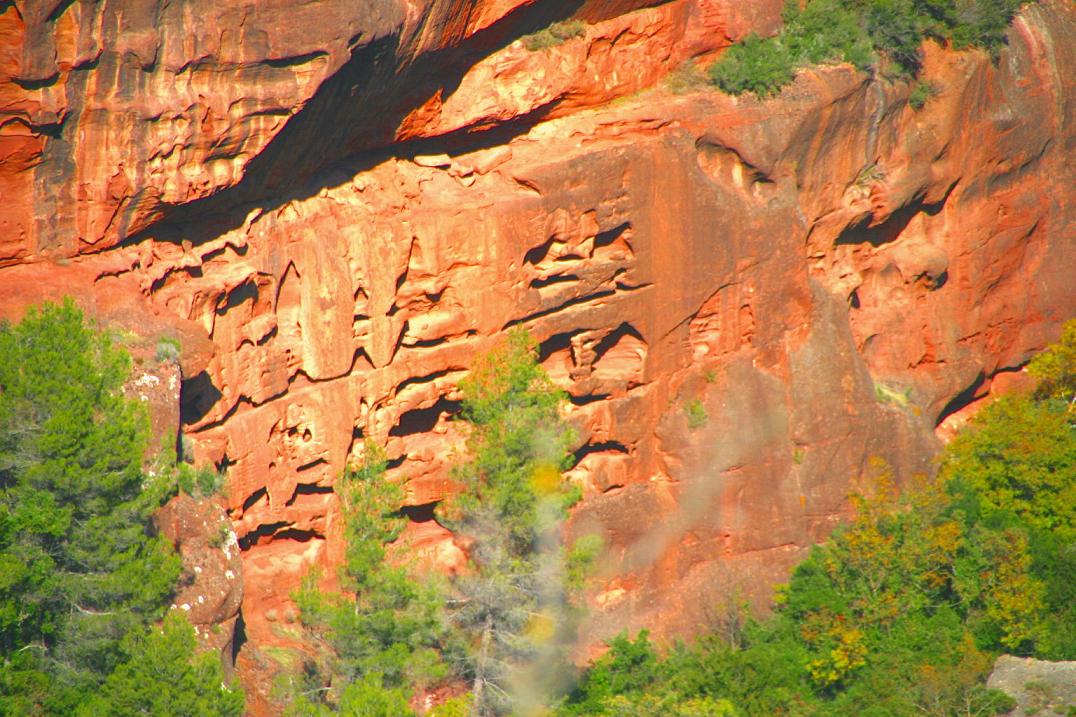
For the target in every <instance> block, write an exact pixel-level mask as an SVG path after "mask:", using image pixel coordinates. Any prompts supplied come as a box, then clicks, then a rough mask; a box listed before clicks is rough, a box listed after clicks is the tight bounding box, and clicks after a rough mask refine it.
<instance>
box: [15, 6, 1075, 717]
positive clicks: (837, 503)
mask: <svg viewBox="0 0 1076 717" xmlns="http://www.w3.org/2000/svg"><path fill="white" fill-rule="evenodd" d="M463 5H464V4H462V3H452V2H434V1H433V0H429V1H428V2H425V3H409V4H404V3H399V4H396V3H390V2H385V3H358V4H356V3H346V4H345V3H334V2H331V1H326V2H324V3H318V4H316V5H311V6H309V7H311V8H314V7H316V8H317V10H309V12H316V13H317V14H318V15H317V19H316V20H310V21H309V22H301V21H300V20H302V18H301V17H296V16H290V15H288V16H285V6H288V7H290V5H289V4H286V3H281V4H279V6H278V5H277V4H273V3H270V4H268V5H267V4H265V3H258V4H257V5H256V9H257V11H255V6H254V5H250V6H249V7H247V6H244V5H243V4H242V3H239V2H235V3H223V4H221V3H217V4H215V5H212V6H211V7H210V6H209V5H206V7H204V8H200V9H198V6H197V3H195V4H194V5H192V4H191V3H182V4H179V5H176V4H174V3H172V4H167V3H161V5H160V7H158V5H157V4H156V3H155V2H149V1H147V2H145V3H133V2H127V3H99V4H96V5H83V4H73V5H70V6H66V7H65V8H63V9H61V10H60V11H59V12H58V14H57V13H51V12H45V13H44V14H39V15H33V14H32V13H29V12H18V13H14V12H13V10H12V9H11V8H10V7H9V8H8V9H7V10H6V11H3V12H0V37H4V38H5V39H8V38H11V42H5V43H4V45H3V47H4V48H5V49H3V50H2V51H0V93H3V94H0V97H2V98H3V102H2V103H0V108H2V109H0V111H2V112H6V113H7V114H6V115H4V117H7V119H4V118H3V117H0V126H2V127H3V128H4V129H3V130H2V132H0V142H2V144H0V147H4V148H6V149H4V154H3V155H0V156H3V157H5V158H6V159H5V160H4V161H3V162H2V164H0V192H3V196H4V200H3V201H4V204H3V206H4V209H3V211H0V223H3V227H4V233H3V234H2V235H0V236H2V237H3V239H0V242H3V243H0V266H2V267H3V268H0V312H2V313H3V314H4V315H15V314H17V313H18V311H20V310H21V307H22V306H24V305H25V304H27V303H29V302H32V301H37V300H40V299H41V298H48V297H58V296H60V295H62V294H63V293H73V294H75V295H76V296H77V297H78V299H79V301H80V302H81V303H83V304H84V305H85V306H87V308H88V309H89V310H91V311H92V312H93V313H95V314H96V315H98V316H100V317H102V319H103V320H116V319H118V320H120V321H122V322H126V323H127V324H128V325H134V326H136V327H140V328H139V330H140V331H141V332H142V333H147V332H152V331H160V330H162V328H161V327H169V328H170V329H171V328H174V331H175V332H177V335H180V336H181V340H182V343H183V347H184V352H183V354H184V355H183V359H182V363H183V373H182V376H183V379H184V381H183V390H182V407H181V409H182V410H181V417H180V418H181V423H182V430H183V432H184V433H185V434H186V436H187V439H188V441H189V442H190V444H191V445H192V447H193V451H194V455H195V457H196V459H197V460H199V461H206V462H212V463H214V464H215V465H217V466H219V467H221V468H226V469H227V471H228V486H227V497H226V501H227V505H228V509H229V515H230V518H231V521H232V524H233V525H234V528H235V531H236V533H237V534H238V545H239V547H240V548H241V556H242V561H243V585H244V591H243V598H242V599H243V605H242V617H243V621H244V624H245V639H246V643H245V645H244V646H243V647H242V649H241V650H240V653H239V658H238V663H239V670H240V674H241V675H243V677H244V680H246V682H247V684H248V686H249V687H252V688H253V690H252V693H251V697H250V703H251V704H252V708H253V710H254V711H255V712H258V713H266V712H268V711H271V709H272V707H271V704H270V701H269V691H270V688H271V673H272V671H273V670H274V669H276V667H274V665H275V664H279V663H282V662H286V661H287V659H286V655H287V654H288V653H287V651H288V650H289V649H291V648H294V647H295V646H296V635H297V631H296V626H295V620H296V614H295V608H294V605H292V603H291V600H290V598H289V595H290V593H291V592H292V591H293V590H294V589H295V588H296V587H297V586H298V585H299V582H300V581H301V580H302V578H303V577H304V576H305V575H306V574H307V573H308V572H309V570H310V569H311V568H312V567H320V568H321V569H322V571H323V573H322V574H323V579H324V580H325V581H326V585H327V586H330V585H331V583H332V581H333V577H334V570H335V567H336V566H337V565H339V563H340V561H341V557H342V542H341V526H340V525H339V513H338V510H337V501H336V497H335V494H334V492H333V484H334V481H335V479H336V476H337V475H338V474H339V472H340V470H341V469H342V467H343V466H344V464H345V463H346V462H347V461H348V460H353V459H357V458H360V457H361V456H360V454H361V451H362V446H363V442H364V440H365V439H366V438H373V439H374V440H375V441H377V442H379V443H381V444H383V445H384V446H385V448H386V450H387V452H388V455H389V456H390V458H391V460H392V466H393V468H392V470H391V471H390V477H391V478H392V479H399V480H405V481H406V485H407V491H408V504H409V506H410V507H409V508H408V512H409V514H410V515H412V517H413V521H414V522H413V524H412V525H411V526H410V527H409V529H408V532H407V534H406V535H407V537H408V539H409V540H411V541H412V543H411V545H413V546H414V548H413V550H414V551H415V552H416V553H418V554H419V557H420V559H421V560H423V561H425V562H426V563H427V564H430V565H435V566H439V568H440V569H444V570H453V569H457V568H458V566H459V561H460V557H461V556H460V553H459V548H458V547H457V546H455V545H454V543H453V542H452V537H451V535H450V534H448V533H447V531H444V530H443V529H441V528H440V526H437V525H436V523H435V522H433V521H431V520H429V519H428V518H429V515H430V511H429V509H430V506H431V504H433V503H435V502H436V501H438V500H440V499H441V498H442V497H443V496H444V495H445V494H446V493H447V492H448V491H451V490H452V483H451V481H450V479H449V471H448V468H449V466H450V464H451V462H452V461H453V460H454V459H455V457H456V456H457V455H459V452H460V451H461V450H462V441H461V434H460V430H461V429H460V426H459V424H457V423H454V422H452V421H451V420H450V419H451V417H452V416H453V415H454V413H455V412H456V410H457V409H458V406H459V403H458V402H459V398H460V396H459V393H458V389H457V385H458V382H459V380H460V378H462V377H463V376H464V375H465V374H466V371H467V369H468V366H469V365H470V362H471V360H472V359H473V357H474V356H475V355H476V354H477V353H479V352H482V351H484V350H486V349H488V348H489V347H491V346H492V345H493V344H494V343H495V342H496V341H497V339H498V337H499V336H500V335H501V334H502V333H503V332H504V330H506V329H507V328H509V327H511V326H515V325H520V324H521V325H524V326H526V327H527V328H528V329H530V331H532V332H533V333H534V335H535V336H536V337H537V338H538V340H539V341H540V342H541V346H542V360H543V364H544V365H545V366H546V368H547V369H548V370H549V372H550V374H551V375H552V376H553V377H554V379H555V380H556V381H557V382H558V384H560V385H561V386H563V387H564V388H565V389H566V390H567V391H568V392H569V394H570V395H571V406H570V409H569V418H570V420H571V421H572V422H573V423H575V425H577V426H578V428H579V435H580V445H579V446H578V447H577V453H576V456H577V459H578V460H577V464H576V466H575V468H573V469H572V471H571V472H570V476H571V478H572V479H573V480H576V481H579V482H580V483H581V485H582V486H583V488H584V493H585V498H584V501H583V502H582V504H581V505H580V506H579V507H578V508H577V509H576V511H575V513H574V514H573V517H572V528H571V529H572V530H573V531H574V532H576V533H581V532H584V531H588V530H596V531H599V532H601V533H602V534H603V535H604V536H605V538H606V541H607V544H608V545H609V551H608V554H607V556H606V559H605V561H604V565H603V571H602V573H601V574H600V575H599V577H598V578H597V579H596V581H595V584H594V585H593V592H592V607H593V615H594V617H593V619H592V620H591V621H590V624H589V625H588V626H587V627H586V631H585V632H586V634H585V639H584V642H585V643H587V644H593V643H594V641H596V640H597V639H598V638H599V637H601V636H604V635H607V634H609V633H612V632H616V631H618V630H620V629H623V628H626V627H637V626H641V625H643V624H649V625H650V626H652V627H656V628H657V631H658V632H659V633H660V634H667V633H669V632H683V631H687V630H691V629H695V628H697V627H698V625H699V624H700V622H702V621H705V620H706V619H708V618H707V616H709V615H712V614H713V610H714V609H715V605H719V604H720V602H721V601H722V600H723V599H725V596H727V595H732V594H737V595H739V596H751V597H754V598H755V599H757V600H760V601H763V602H764V601H765V600H766V599H767V597H768V592H767V591H768V585H769V584H770V582H772V581H773V580H776V579H779V578H780V577H781V576H782V575H783V574H784V573H785V572H786V571H787V569H788V567H789V566H790V565H792V564H793V563H794V562H795V561H796V560H797V559H798V558H800V557H801V556H802V555H803V554H804V551H805V550H806V549H807V547H808V546H810V545H811V544H812V543H813V542H815V541H817V540H820V539H822V538H824V537H825V535H826V534H827V533H828V531H829V530H830V529H831V528H832V526H833V525H834V524H836V523H837V522H838V521H839V520H841V519H842V518H843V517H844V516H845V515H846V511H847V506H846V503H845V495H846V493H847V491H848V488H849V485H850V481H851V480H852V479H853V478H854V477H855V476H856V475H858V474H860V473H862V472H864V471H865V470H866V469H867V467H868V465H869V463H870V461H871V458H872V457H874V456H880V457H883V458H884V459H885V460H887V461H888V462H889V464H890V465H891V466H893V468H894V469H895V471H896V473H897V475H898V477H902V478H903V477H907V476H908V475H910V474H911V473H914V472H917V471H927V470H930V458H931V455H932V453H933V451H934V450H935V448H936V446H937V439H936V438H935V436H934V433H933V428H934V427H935V425H936V424H937V423H938V422H939V421H944V419H946V418H948V417H949V416H950V415H956V414H957V413H959V412H960V410H961V409H963V408H964V407H965V406H966V405H969V404H970V403H971V402H973V401H975V400H976V399H980V398H983V397H986V396H988V395H989V394H990V392H991V391H992V390H993V388H994V384H998V385H1000V384H1003V383H1005V381H1006V380H1007V379H1006V378H1005V377H1006V376H1009V375H1012V374H1014V373H1015V372H1016V371H1018V369H1019V368H1020V367H1021V366H1022V365H1023V364H1024V363H1025V362H1026V361H1027V360H1028V358H1029V357H1030V356H1031V355H1032V354H1033V353H1034V352H1035V351H1037V350H1040V349H1041V348H1042V347H1043V346H1044V345H1045V344H1046V343H1047V342H1049V341H1050V340H1052V339H1054V338H1056V336H1057V334H1058V331H1059V326H1060V322H1061V321H1063V320H1064V319H1065V318H1068V317H1069V316H1071V315H1072V314H1073V313H1074V312H1076V284H1074V282H1072V280H1071V277H1072V268H1073V265H1074V257H1076V202H1074V201H1073V199H1074V197H1073V189H1072V187H1073V186H1076V170H1074V169H1073V164H1072V162H1071V158H1072V157H1073V156H1074V152H1073V150H1074V144H1076V135H1074V131H1073V126H1074V125H1073V120H1074V118H1076V97H1074V88H1073V80H1072V78H1073V77H1076V47H1074V45H1073V43H1072V42H1071V38H1072V37H1073V36H1076V13H1074V11H1073V9H1072V6H1071V4H1067V3H1064V2H1060V1H1054V0H1048V1H1047V2H1043V3H1040V4H1037V5H1035V6H1032V7H1030V8H1029V9H1027V10H1025V11H1024V14H1023V15H1021V16H1020V18H1018V20H1017V22H1016V24H1015V26H1014V29H1013V31H1012V32H1011V33H1010V45H1009V47H1008V48H1006V49H1005V50H1004V51H1003V52H1002V55H1001V59H1000V61H999V62H998V63H997V64H992V63H991V62H990V60H989V58H987V57H986V56H985V55H983V54H982V53H978V52H968V53H954V52H948V51H943V50H941V49H940V48H937V47H933V46H930V47H927V51H926V62H925V69H924V72H925V73H926V76H927V77H928V78H929V79H930V80H931V81H932V82H934V83H935V84H936V85H937V86H938V87H939V88H940V90H941V92H940V94H939V96H937V97H935V98H933V99H932V100H931V101H930V102H929V103H928V104H927V105H926V107H925V108H924V109H923V110H921V111H919V112H916V111H914V110H913V109H912V108H911V107H910V106H909V105H908V103H907V95H908V91H909V87H908V86H907V85H906V84H904V83H884V82H875V81H872V80H871V79H870V78H868V77H867V76H865V75H863V74H857V73H854V72H853V71H852V70H851V69H850V68H847V67H829V68H824V69H820V70H816V71H808V72H803V73H801V74H800V76H799V78H798V79H797V81H796V83H795V84H794V85H793V86H792V87H790V88H789V89H787V90H786V91H785V92H784V93H782V95H781V96H780V97H778V98H777V99H774V100H771V101H767V102H758V101H756V100H753V99H750V98H741V99H733V98H730V97H727V96H724V95H721V94H720V93H717V92H714V91H711V90H699V91H695V92H690V93H686V94H676V93H674V92H672V91H670V90H669V89H668V88H666V87H665V86H664V84H663V83H662V81H661V78H662V77H663V76H664V75H665V74H666V73H667V72H668V71H670V70H672V69H673V68H675V67H677V66H678V65H679V64H680V63H681V62H682V61H683V60H684V59H686V58H689V57H695V56H698V55H702V54H705V53H708V52H710V51H713V50H715V49H718V48H721V47H723V46H725V45H727V44H728V43H729V42H730V41H731V39H734V38H735V37H738V36H740V35H742V34H744V33H745V32H747V31H749V30H752V29H754V30H758V31H764V30H765V29H767V28H768V27H771V26H772V24H773V23H774V22H775V20H776V18H777V13H778V10H779V7H780V3H777V2H774V3H759V4H754V3H752V4H749V5H750V7H749V8H745V7H742V5H745V4H743V3H731V2H727V1H724V0H712V1H708V0H695V1H693V2H692V1H687V0H679V1H676V2H669V3H651V2H601V3H599V2H584V3H555V2H524V1H518V2H513V1H511V0H504V1H501V2H493V1H490V2H479V3H468V4H466V7H467V8H468V10H467V11H466V12H465V11H463V10H462V9H461V8H462V7H463ZM143 6H144V7H145V8H146V9H144V10H139V11H138V12H135V11H134V8H136V7H143ZM304 7H307V6H304ZM572 10H575V14H576V16H577V17H581V18H584V19H585V20H587V21H588V25H587V26H586V31H585V35H584V37H580V38H575V39H572V40H569V41H567V42H565V43H563V44H562V45H559V46H556V47H553V48H550V49H547V50H542V51H539V52H533V53H532V52H528V51H527V50H526V49H525V48H524V47H523V46H522V43H520V42H518V41H517V39H518V37H519V36H520V34H522V33H524V32H530V31H532V30H534V29H538V28H540V27H542V26H543V25H544V24H546V23H548V22H549V21H551V20H557V19H562V18H565V17H568V16H569V15H570V14H571V11H572ZM307 11H308V10H303V12H307ZM54 14H55V15H57V16H56V17H53V15H54ZM13 15H15V17H13ZM147 18H150V19H147ZM152 18H156V19H155V20H154V19H152ZM244 18H245V19H244ZM124 23H127V24H124ZM138 23H141V24H138ZM120 27H124V28H126V27H130V28H136V27H138V28H142V30H140V31H138V32H135V31H134V30H133V29H132V30H131V31H130V32H127V31H125V32H120V31H119V30H118V29H117V28H120ZM300 27H301V28H302V29H303V31H302V33H299V32H298V28H300ZM146 28H151V29H150V30H146ZM237 28H241V30H237ZM313 29H316V30H317V31H316V32H314V31H313ZM35 33H36V34H35ZM46 35H47V36H48V37H51V38H53V39H52V40H51V42H52V43H53V46H54V48H55V49H54V50H47V49H43V48H45V45H44V44H42V43H44V42H45V41H44V40H39V39H33V38H40V37H44V36H46ZM16 42H17V43H18V44H17V46H16V45H15V44H13V43H16ZM9 45H10V46H11V47H14V48H15V49H7V48H8V46H9ZM19 48H21V49H19ZM27 48H29V49H27ZM80 48H82V49H80ZM87 48H88V49H87ZM50 52H51V53H53V54H52V55H50V54H49V53H50ZM3 53H6V54H3ZM53 55H55V57H56V58H58V59H55V60H50V59H48V58H46V59H42V58H45V56H48V57H52V56H53ZM64 58H67V59H64ZM72 58H73V59H72ZM79 58H82V59H79ZM148 58H156V60H155V61H152V62H151V61H149V59H148ZM46 60H47V61H46ZM49 62H52V63H53V64H52V65H49ZM50 68H54V69H50ZM121 68H122V71H121ZM3 73H6V74H3ZM50 73H51V74H50ZM633 93H635V94H633ZM612 99H617V101H616V102H610V100H612ZM49 103H52V104H49ZM50 108H51V109H50ZM50 112H51V114H49V113H50ZM46 130H47V131H46ZM9 198H10V199H9ZM5 264H6V266H3V265H5ZM689 411H690V413H691V414H692V416H694V419H693V420H692V421H691V422H690V425H689V419H688V412H689ZM700 417H701V418H702V419H704V420H701V421H700V420H699V418H700Z"/></svg>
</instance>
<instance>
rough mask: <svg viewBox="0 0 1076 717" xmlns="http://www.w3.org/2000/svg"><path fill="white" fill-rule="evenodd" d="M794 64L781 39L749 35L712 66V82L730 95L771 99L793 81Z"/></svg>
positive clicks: (710, 73)
mask: <svg viewBox="0 0 1076 717" xmlns="http://www.w3.org/2000/svg"><path fill="white" fill-rule="evenodd" d="M793 70H794V63H793V60H792V55H791V53H789V51H788V48H787V47H786V46H785V45H784V44H783V43H782V42H781V40H780V39H778V38H761V37H759V36H758V35H749V36H748V37H746V38H744V40H743V41H742V42H740V43H737V44H736V45H733V46H732V47H730V48H729V49H728V51H726V53H725V55H724V56H723V57H722V58H721V60H720V61H719V62H716V63H714V64H713V65H711V66H710V70H709V75H710V81H711V82H713V83H714V84H715V85H717V86H718V87H720V88H721V89H722V90H724V91H725V92H727V93H729V94H730V95H740V94H743V93H744V92H751V93H753V94H755V95H757V96H759V97H769V96H771V95H775V94H777V93H778V92H780V91H781V88H782V87H784V86H785V85H787V84H788V83H789V82H791V81H792V77H793Z"/></svg>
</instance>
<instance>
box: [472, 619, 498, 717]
mask: <svg viewBox="0 0 1076 717" xmlns="http://www.w3.org/2000/svg"><path fill="white" fill-rule="evenodd" d="M492 637H493V618H491V617H486V622H485V624H484V625H483V626H482V642H481V644H480V646H479V648H478V659H477V660H476V661H475V667H474V685H473V686H472V687H471V694H472V695H474V702H472V703H471V717H482V715H483V714H484V713H485V710H484V709H483V707H484V705H483V704H482V698H483V692H484V688H485V686H486V661H487V660H488V659H489V641H490V640H491V639H492Z"/></svg>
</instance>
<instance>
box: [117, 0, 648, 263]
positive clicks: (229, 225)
mask: <svg viewBox="0 0 1076 717" xmlns="http://www.w3.org/2000/svg"><path fill="white" fill-rule="evenodd" d="M666 1H667V0H657V1H655V2H640V3H629V5H631V6H633V7H632V8H625V7H623V3H598V4H596V7H595V5H594V4H589V5H588V3H587V2H586V0H564V1H562V2H556V3H535V4H528V5H525V6H523V7H519V8H516V9H515V10H513V11H512V12H510V13H508V14H507V15H505V16H504V17H503V18H501V19H500V20H498V21H497V22H495V23H493V24H492V25H490V26H489V27H487V28H485V29H484V30H481V31H479V32H476V33H474V34H473V35H471V36H470V37H468V38H467V39H465V40H464V41H463V42H461V43H459V44H458V45H455V46H450V47H444V48H441V49H438V50H435V51H432V52H428V53H422V54H420V55H419V56H418V57H417V58H416V59H414V60H413V61H408V60H407V56H408V54H409V51H410V50H411V48H409V47H407V46H406V44H405V42H404V41H403V40H402V38H401V35H400V34H399V31H397V33H395V34H392V35H387V36H385V37H382V38H378V39H375V40H373V41H371V42H370V43H368V44H365V45H362V46H360V47H356V48H355V49H353V50H352V54H351V57H350V58H349V60H348V61H347V62H346V63H345V64H344V65H343V66H342V67H341V68H340V69H339V70H338V71H337V72H336V73H335V74H334V75H332V76H331V77H330V78H329V79H327V80H326V81H325V82H324V83H323V84H322V85H321V87H319V88H318V90H317V92H315V94H314V96H313V97H312V98H311V99H310V100H309V101H308V102H307V103H306V105H305V106H304V107H303V108H302V109H301V110H300V111H299V112H297V113H296V114H295V115H293V116H292V117H291V118H290V119H289V120H288V122H287V123H286V124H285V125H284V127H283V129H281V131H280V132H279V133H278V134H277V135H276V136H275V137H274V138H273V139H272V140H271V141H270V142H269V144H268V145H266V147H265V149H264V150H263V151H262V152H261V153H260V154H258V155H257V156H256V157H255V158H254V159H252V160H251V161H250V162H249V164H247V166H246V168H245V170H244V174H243V177H242V179H241V180H240V181H239V182H238V183H236V184H235V185H233V186H232V187H229V188H227V189H224V190H221V191H219V192H217V193H215V194H213V195H212V196H209V197H206V198H204V199H200V200H197V201H194V202H191V203H188V204H183V205H177V206H173V207H171V208H170V209H168V210H166V211H165V213H164V216H163V217H162V219H161V220H159V221H158V222H157V223H156V224H155V225H153V226H151V227H149V228H147V229H146V230H144V231H142V232H139V233H137V234H134V235H132V236H131V237H128V238H127V239H125V240H124V241H123V242H122V243H121V246H126V245H131V244H137V243H139V242H141V241H143V240H145V239H147V238H150V237H152V238H154V239H157V240H159V241H172V242H179V241H182V240H186V241H190V242H192V243H193V244H195V245H198V244H201V243H203V242H206V241H209V240H211V239H213V238H215V237H217V236H219V235H221V234H223V233H224V232H227V231H229V230H232V229H235V228H237V227H239V226H241V225H242V223H243V221H244V219H245V218H246V217H247V216H248V215H249V214H250V212H251V211H254V210H261V211H272V210H274V209H276V208H279V207H280V206H283V205H285V204H287V203H288V202H290V201H296V200H302V199H306V198H308V197H311V196H314V195H316V194H317V193H318V192H319V191H320V190H321V189H323V188H325V187H330V186H335V185H337V184H340V183H342V182H344V181H347V180H348V179H350V178H351V177H353V176H354V175H355V174H357V173H359V172H362V171H364V170H366V169H369V168H371V167H374V166H376V165H377V164H379V163H381V162H384V161H385V160H387V159H390V158H394V157H395V158H407V159H410V158H413V157H415V156H416V155H422V154H448V155H457V154H462V153H466V152H472V151H475V150H479V149H484V148H488V147H494V146H498V145H502V144H505V143H507V142H508V141H510V140H511V139H512V138H513V137H516V136H519V135H522V134H526V133H527V132H528V131H530V129H531V128H532V127H534V126H535V125H536V124H538V123H539V122H541V121H542V120H543V119H544V118H545V117H546V116H547V115H548V114H549V112H550V111H551V110H553V109H554V108H555V107H556V105H557V101H553V102H551V103H548V104H546V105H543V106H541V107H539V108H537V109H536V110H534V111H532V112H531V113H529V114H527V115H523V116H521V117H518V118H516V119H514V120H511V121H508V122H505V123H502V124H499V125H497V126H496V127H493V128H490V129H483V130H478V129H474V128H465V129H462V130H458V131H455V132H450V133H446V134H444V135H440V136H438V137H433V138H424V139H416V140H410V141H405V142H401V143H398V144H397V143H396V131H397V128H399V127H400V125H401V123H402V122H403V120H404V119H405V118H406V117H407V116H408V115H409V114H411V113H412V112H413V111H415V110H416V109H418V108H420V107H422V106H423V104H425V103H426V102H427V101H428V100H429V99H430V98H431V97H433V96H434V94H435V93H437V92H438V90H440V92H441V94H442V97H445V98H447V97H449V96H450V95H452V93H453V92H455V91H456V89H458V87H459V84H460V82H461V81H462V79H463V77H464V75H465V74H466V73H467V71H468V70H469V69H470V68H471V67H473V66H474V65H475V64H476V63H477V62H479V61H480V60H482V59H483V58H485V57H487V56H489V55H491V54H493V53H494V52H496V51H498V50H500V49H503V48H504V47H506V46H507V45H509V44H511V43H512V42H514V41H515V40H517V39H518V38H520V37H522V36H524V35H527V34H530V33H532V32H536V31H538V30H540V29H542V28H544V27H547V26H548V25H550V24H551V23H553V22H557V21H559V20H564V19H567V18H570V17H573V16H574V15H576V14H577V13H579V12H580V11H581V10H582V9H583V8H584V6H587V8H586V9H587V13H586V15H587V18H588V20H589V21H591V22H598V21H601V20H604V19H609V18H611V17H615V16H617V15H619V14H622V13H623V12H624V11H625V10H626V9H636V8H640V7H645V6H651V5H660V4H663V3H664V2H666ZM422 29H423V28H421V27H420V28H418V29H417V30H416V31H415V32H414V33H412V36H419V35H421V34H422Z"/></svg>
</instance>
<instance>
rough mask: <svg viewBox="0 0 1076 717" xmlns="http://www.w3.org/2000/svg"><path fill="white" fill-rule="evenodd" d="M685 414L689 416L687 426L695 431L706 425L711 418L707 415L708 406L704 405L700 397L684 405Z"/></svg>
mask: <svg viewBox="0 0 1076 717" xmlns="http://www.w3.org/2000/svg"><path fill="white" fill-rule="evenodd" d="M684 415H686V416H687V427H688V428H690V429H691V430H693V431H694V430H697V429H699V428H702V427H703V426H705V425H706V421H707V420H708V419H709V418H710V417H709V416H708V415H706V407H705V406H703V405H702V400H701V399H698V398H696V399H695V400H693V401H691V402H690V403H688V404H687V405H686V406H684Z"/></svg>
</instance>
